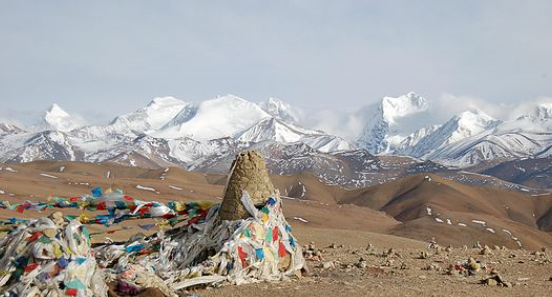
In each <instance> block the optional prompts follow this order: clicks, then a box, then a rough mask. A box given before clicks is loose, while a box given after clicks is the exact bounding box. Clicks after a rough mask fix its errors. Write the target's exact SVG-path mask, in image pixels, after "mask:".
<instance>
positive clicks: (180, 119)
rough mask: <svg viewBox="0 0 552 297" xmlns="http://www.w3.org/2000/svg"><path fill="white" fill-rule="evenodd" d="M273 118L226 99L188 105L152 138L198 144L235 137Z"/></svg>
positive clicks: (238, 100)
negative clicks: (185, 138) (198, 142)
mask: <svg viewBox="0 0 552 297" xmlns="http://www.w3.org/2000/svg"><path fill="white" fill-rule="evenodd" d="M270 117H271V116H270V115H269V114H268V113H266V112H265V111H264V110H263V109H262V108H261V107H260V106H259V105H257V104H255V103H253V102H249V101H247V100H244V99H242V98H239V97H236V96H233V95H226V96H221V97H217V98H214V99H210V100H205V101H200V102H192V103H189V104H186V106H184V108H183V109H182V110H181V111H180V112H179V113H178V114H177V115H176V116H175V117H174V118H173V119H172V120H170V121H169V122H168V123H167V124H166V125H165V126H164V127H163V128H161V129H160V130H159V131H156V132H154V133H152V134H151V135H153V136H154V137H158V138H167V139H176V138H181V137H189V138H193V139H197V140H210V139H217V138H224V137H232V136H234V135H236V134H238V133H240V132H241V131H242V130H244V129H247V128H249V127H251V126H252V125H253V124H255V123H257V122H258V121H260V120H261V119H265V118H270Z"/></svg>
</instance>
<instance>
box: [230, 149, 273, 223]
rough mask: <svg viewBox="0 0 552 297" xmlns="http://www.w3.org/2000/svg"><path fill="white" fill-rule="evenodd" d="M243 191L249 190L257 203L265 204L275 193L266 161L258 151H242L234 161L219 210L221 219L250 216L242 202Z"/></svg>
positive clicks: (252, 198) (236, 218)
mask: <svg viewBox="0 0 552 297" xmlns="http://www.w3.org/2000/svg"><path fill="white" fill-rule="evenodd" d="M243 191H247V193H248V194H249V196H250V197H251V200H253V203H254V204H255V205H261V204H264V202H265V201H266V199H268V198H270V197H271V196H273V195H274V194H275V188H274V185H273V184H272V181H271V180H270V177H269V176H268V172H267V170H266V164H265V161H264V159H263V157H262V156H261V154H260V153H259V152H257V151H247V152H244V153H240V154H239V155H238V156H236V159H235V160H234V162H232V166H231V169H230V173H229V177H228V181H227V183H226V188H225V190H224V199H223V200H222V204H221V207H220V211H219V215H220V218H221V219H223V220H238V219H246V218H248V217H249V213H248V212H247V210H246V209H245V207H244V206H243V204H242V202H241V197H242V193H243Z"/></svg>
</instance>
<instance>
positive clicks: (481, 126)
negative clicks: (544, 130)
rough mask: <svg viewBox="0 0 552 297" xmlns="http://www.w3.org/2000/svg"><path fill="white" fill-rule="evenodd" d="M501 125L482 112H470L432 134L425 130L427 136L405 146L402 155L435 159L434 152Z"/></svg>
mask: <svg viewBox="0 0 552 297" xmlns="http://www.w3.org/2000/svg"><path fill="white" fill-rule="evenodd" d="M500 123H501V121H500V120H496V119H493V118H491V117H490V116H488V115H486V114H485V113H484V112H482V111H480V110H468V111H465V112H463V113H461V114H460V115H457V116H454V117H453V118H452V119H450V120H449V121H448V122H446V123H445V124H443V125H442V126H441V127H439V128H437V129H435V130H434V131H432V132H431V133H427V132H426V131H427V130H425V129H424V130H423V133H425V136H424V137H422V138H421V139H419V140H418V141H417V143H416V144H414V145H411V146H405V148H404V149H402V151H401V153H402V154H405V155H409V156H414V157H417V158H425V159H435V158H436V157H437V156H433V155H432V153H433V152H434V151H436V150H439V149H440V148H442V147H445V146H447V145H449V144H452V143H455V142H458V141H460V140H463V139H466V138H468V137H471V136H473V135H477V134H480V133H482V132H484V131H486V130H488V129H492V128H494V127H496V126H497V125H498V124H500Z"/></svg>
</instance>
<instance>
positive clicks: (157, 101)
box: [148, 96, 184, 107]
mask: <svg viewBox="0 0 552 297" xmlns="http://www.w3.org/2000/svg"><path fill="white" fill-rule="evenodd" d="M183 104H184V101H182V100H180V99H177V98H175V97H171V96H167V97H155V98H153V100H151V102H150V103H149V104H148V107H164V106H171V105H183Z"/></svg>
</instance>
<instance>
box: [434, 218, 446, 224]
mask: <svg viewBox="0 0 552 297" xmlns="http://www.w3.org/2000/svg"><path fill="white" fill-rule="evenodd" d="M435 221H436V222H437V223H444V221H443V220H441V219H440V218H435Z"/></svg>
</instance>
